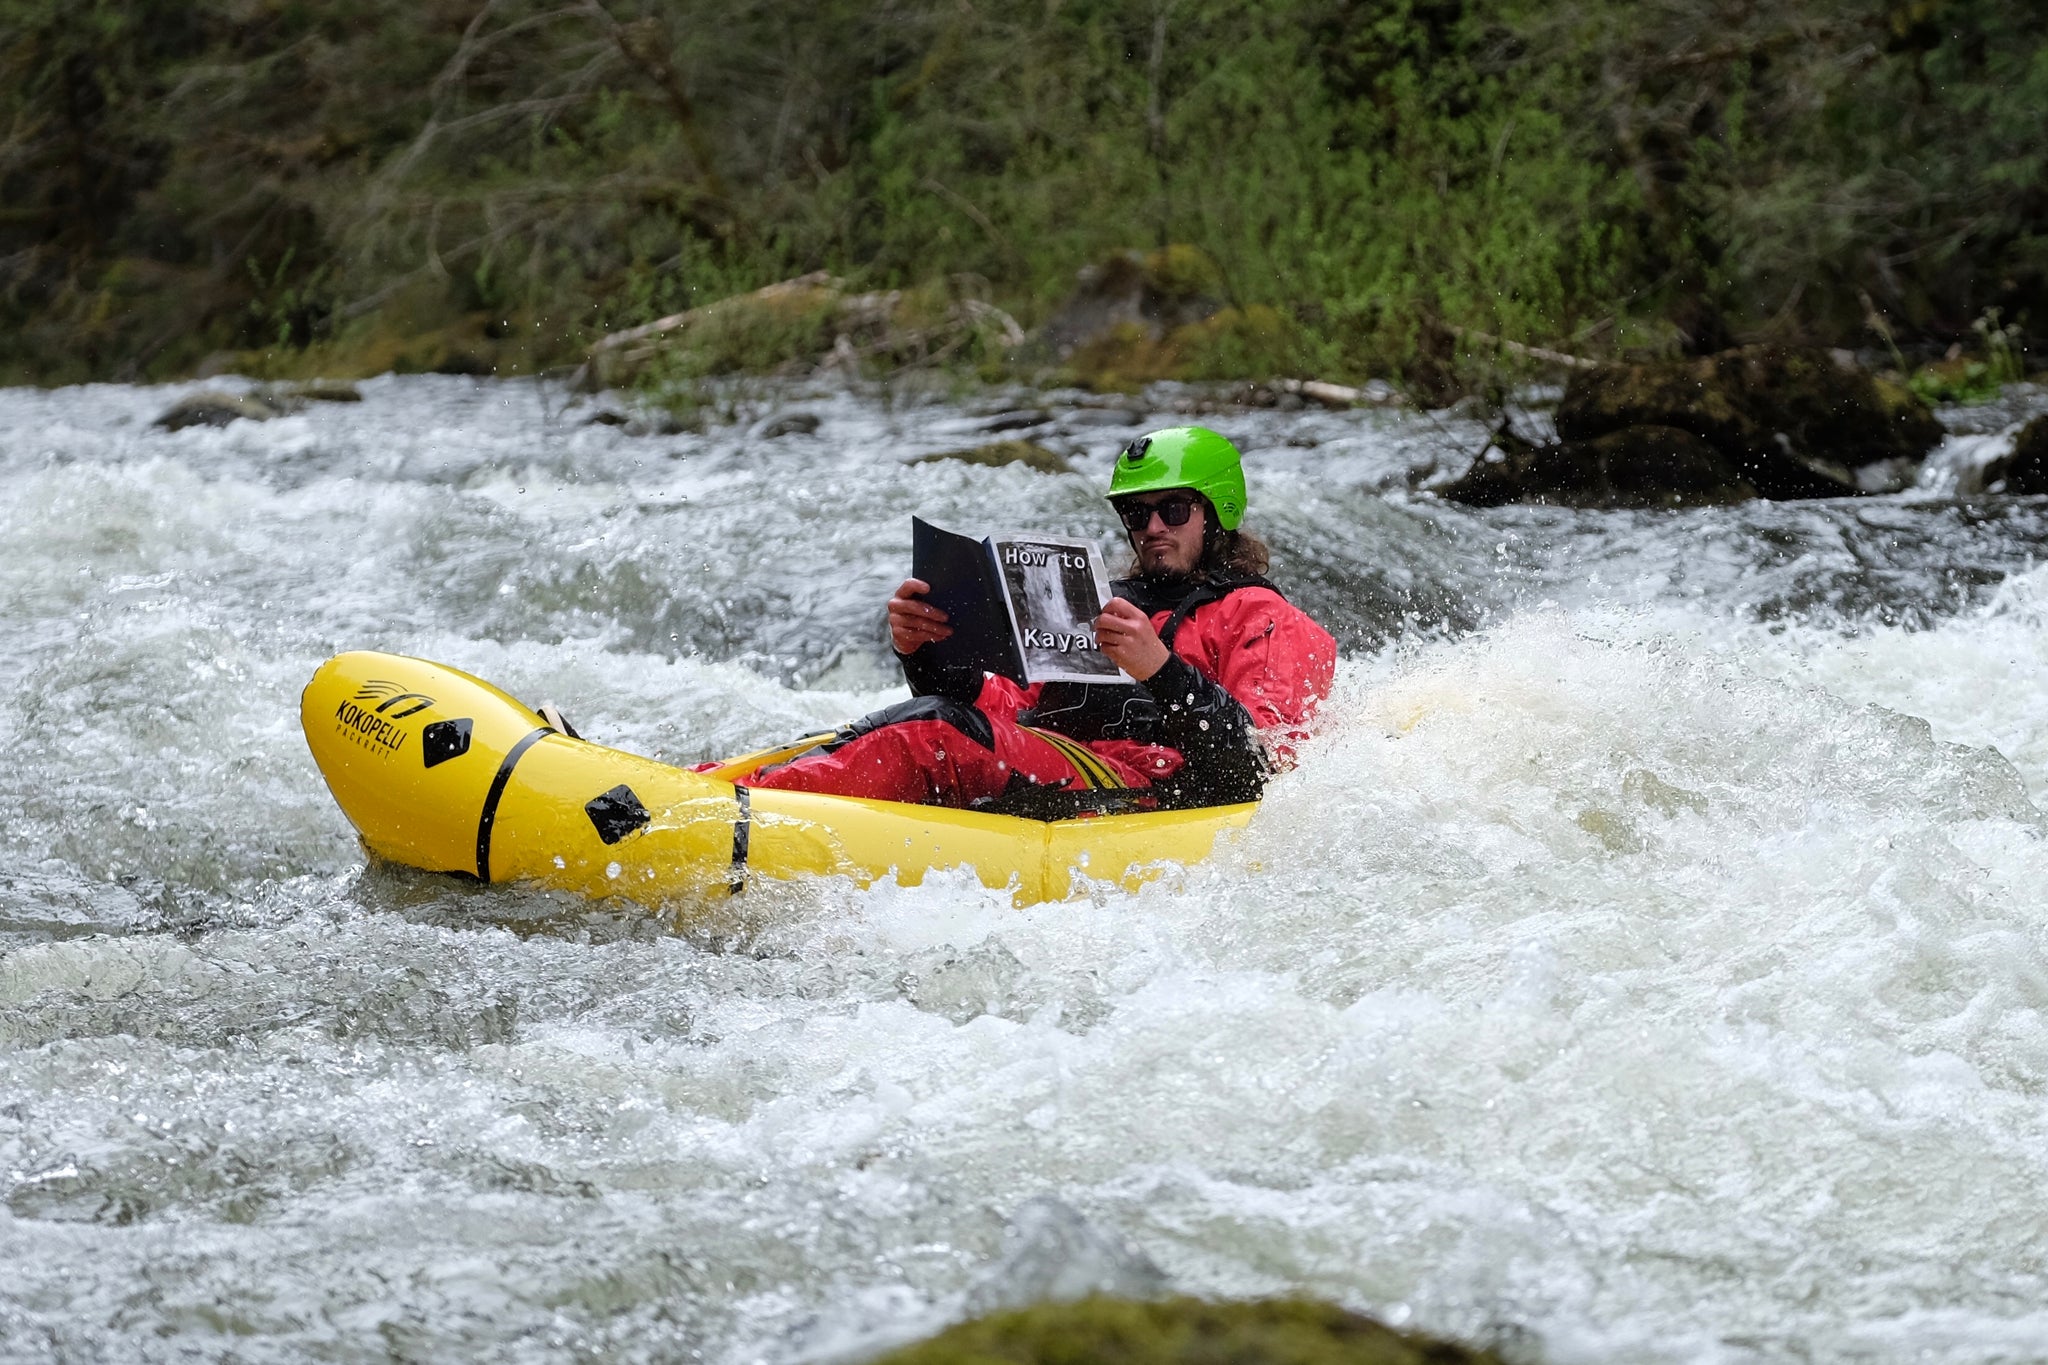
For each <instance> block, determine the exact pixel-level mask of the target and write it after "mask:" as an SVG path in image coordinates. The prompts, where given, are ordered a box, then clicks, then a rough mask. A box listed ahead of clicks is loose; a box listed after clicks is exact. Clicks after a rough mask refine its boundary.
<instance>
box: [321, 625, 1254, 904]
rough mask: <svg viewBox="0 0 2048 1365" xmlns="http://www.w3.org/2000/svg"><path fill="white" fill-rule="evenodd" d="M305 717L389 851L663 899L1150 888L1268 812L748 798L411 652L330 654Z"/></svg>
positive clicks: (426, 864) (425, 865)
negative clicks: (968, 883) (560, 724)
mask: <svg viewBox="0 0 2048 1365" xmlns="http://www.w3.org/2000/svg"><path fill="white" fill-rule="evenodd" d="M299 719H300V724H301V725H302V726H303V727H304V729H305V732H306V744H307V746H308V747H309V748H310V749H311V750H312V751H313V761H314V762H315V763H316V764H318V765H319V768H320V772H321V775H322V776H324V777H325V778H326V779H327V785H328V788H329V790H331V791H332V792H333V793H334V799H335V801H336V802H337V803H339V805H340V806H341V809H342V813H343V814H344V815H346V816H347V817H348V819H349V821H350V823H352V824H353V825H354V826H355V827H356V830H357V831H358V832H359V833H360V834H361V835H362V838H363V843H364V845H365V846H366V847H367V848H368V849H369V851H370V852H371V854H373V855H374V856H376V857H379V858H384V859H387V860H389V861H391V862H395V863H402V864H404V865H406V866H408V867H416V868H421V869H424V870H426V871H429V872H449V873H454V874H457V875H459V876H465V877H473V878H475V879H477V880H479V881H483V882H523V883H529V884H532V885H537V886H543V887H548V888H552V889H557V890H564V891H573V892H578V893H580V894H583V895H587V896H593V897H606V896H620V897H625V898H628V899H631V900H634V901H639V902H642V903H649V904H665V903H668V902H671V901H676V900H687V899H696V898H719V897H724V896H730V895H736V894H738V893H740V892H741V891H743V890H745V889H746V887H747V886H749V885H751V884H753V883H754V882H755V881H757V880H758V879H760V878H763V877H768V878H776V879H785V878H793V877H803V876H813V875H827V876H842V877H850V878H852V879H853V880H855V881H856V882H859V883H860V884H862V885H867V884H868V883H871V882H874V881H877V880H879V879H881V878H884V877H891V876H893V877H895V878H896V879H897V881H899V882H900V883H902V884H904V885H916V884H918V883H919V882H921V881H923V879H924V877H925V875H926V874H927V873H930V872H933V871H937V870H941V869H947V868H963V867H964V868H970V869H972V870H973V871H974V873H975V875H976V876H977V877H978V878H979V879H980V880H981V882H982V884H983V885H985V886H990V887H996V888H1007V889H1008V890H1009V891H1010V892H1011V894H1012V897H1013V899H1014V900H1015V901H1016V903H1018V904H1020V905H1024V904H1030V903H1033V902H1036V901H1046V900H1061V899H1065V898H1067V897H1070V896H1074V895H1079V894H1083V893H1084V892H1085V891H1086V889H1087V888H1088V887H1089V886H1090V885H1091V884H1100V883H1110V884H1114V885H1118V886H1121V887H1124V888H1126V889H1135V888H1136V887H1137V886H1139V885H1140V884H1142V883H1143V882H1145V881H1147V880H1150V879H1151V878H1153V877H1156V876H1157V875H1158V874H1159V871H1160V869H1161V868H1162V867H1163V866H1164V865H1167V864H1174V863H1188V862H1193V861H1197V860H1199V859H1201V858H1205V857H1207V856H1208V855H1209V853H1210V851H1211V850H1212V848H1213V847H1214V845H1215V843H1216V840H1217V837H1218V836H1219V835H1221V834H1222V833H1224V832H1225V831H1227V830H1231V829H1236V828H1238V827H1240V826H1242V825H1243V824H1244V823H1245V822H1246V821H1247V820H1249V819H1250V818H1251V814H1252V812H1253V810H1255V809H1256V807H1255V806H1252V805H1239V806H1219V807H1214V808H1211V809H1206V810H1194V811H1151V812H1142V813H1138V814H1128V815H1102V816H1096V817H1092V818H1088V817H1084V818H1080V819H1073V820H1055V821H1040V820H1026V819H1021V818H1018V817H1016V816H1008V815H989V814H985V813H982V812H979V811H962V810H948V809H944V808H941V807H935V806H911V805H902V804H899V803H897V802H893V801H868V800H861V799H858V798H854V797H840V796H819V795H816V794H813V793H808V792H783V791H772V790H768V789H762V790H759V791H750V790H748V789H746V788H743V787H735V786H734V785H733V784H732V782H731V781H729V780H726V779H727V778H729V777H734V776H742V775H744V773H745V772H746V771H749V770H750V769H748V768H747V767H746V766H745V765H743V764H742V765H735V764H727V765H723V766H722V767H721V768H720V769H719V770H718V772H717V773H715V774H714V773H695V772H689V771H686V770H684V769H681V768H676V767H671V766H670V765H668V764H666V763H657V762H655V761H654V760H653V759H650V758H643V757H640V756H639V755H637V754H629V753H625V752H622V751H620V750H617V749H608V748H605V747H604V746H603V745H600V744H592V743H589V742H587V741H584V740H577V739H570V738H569V737H568V736H566V735H563V734H560V733H558V732H556V731H554V730H552V729H549V728H548V727H547V726H546V724H545V723H544V722H543V721H542V720H541V718H540V716H539V715H538V714H536V713H535V712H534V711H533V710H531V709H530V708H528V707H527V706H525V705H524V704H522V703H520V702H519V701H517V700H515V699H514V698H512V697H510V696H508V695H506V694H505V693H504V692H501V691H499V690H498V689H497V688H495V687H493V686H491V685H490V684H489V683H487V682H485V681H483V680H482V679H480V678H475V677H472V676H470V675H469V674H467V673H464V672H462V671H461V670H460V669H455V668H450V667H448V666H447V665H445V664H437V663H431V662H428V661H427V660H424V659H410V658H405V657H403V656H401V655H396V654H378V653H371V652H357V653H350V654H342V655H338V656H337V657H335V658H333V659H330V660H328V661H327V662H326V663H325V664H323V665H321V667H320V669H319V671H318V672H316V673H315V674H314V675H313V680H312V681H311V682H309V683H308V684H307V685H306V690H305V693H304V695H303V696H302V697H301V699H300V707H299ZM757 757H758V760H759V763H766V762H769V761H772V754H771V755H762V756H757ZM756 766H758V764H757V765H756Z"/></svg>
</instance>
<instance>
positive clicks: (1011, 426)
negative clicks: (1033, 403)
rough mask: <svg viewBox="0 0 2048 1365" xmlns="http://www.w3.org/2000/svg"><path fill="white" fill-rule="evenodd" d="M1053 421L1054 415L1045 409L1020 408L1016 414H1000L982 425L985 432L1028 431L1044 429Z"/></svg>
mask: <svg viewBox="0 0 2048 1365" xmlns="http://www.w3.org/2000/svg"><path fill="white" fill-rule="evenodd" d="M1051 420H1052V414H1051V413H1049V412H1047V411H1045V410H1044V409H1043V408H1019V409H1017V410H1016V411H1014V412H999V413H997V414H996V415H995V416H993V417H991V418H989V419H988V420H987V421H986V422H983V423H982V424H981V429H982V430H983V431H1028V430H1030V429H1031V428H1032V427H1042V426H1044V425H1045V424H1046V423H1047V422H1050V421H1051Z"/></svg>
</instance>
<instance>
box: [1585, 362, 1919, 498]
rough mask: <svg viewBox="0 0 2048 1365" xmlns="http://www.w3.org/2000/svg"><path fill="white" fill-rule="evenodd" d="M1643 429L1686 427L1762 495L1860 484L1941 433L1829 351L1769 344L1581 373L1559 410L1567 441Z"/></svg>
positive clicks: (1823, 491)
mask: <svg viewBox="0 0 2048 1365" xmlns="http://www.w3.org/2000/svg"><path fill="white" fill-rule="evenodd" d="M1641 426H1657V427H1675V428H1678V429H1680V430H1682V431H1688V432H1691V433H1692V434H1693V435H1694V436H1697V437H1699V438H1700V439H1701V440H1703V441H1705V442H1707V443H1708V444H1709V445H1712V446H1713V447H1714V448H1715V449H1717V450H1719V451H1720V452H1721V453H1722V454H1724V455H1726V456H1728V457H1729V458H1730V459H1732V460H1734V461H1735V462H1736V464H1737V467H1738V469H1739V470H1740V472H1741V474H1742V476H1743V477H1744V478H1745V479H1747V480H1748V481H1749V482H1751V483H1752V484H1754V485H1755V487H1756V490H1757V492H1758V493H1760V494H1762V495H1763V496H1764V497H1768V498H1807V497H1829V496H1836V495H1840V494H1844V493H1855V492H1858V491H1863V490H1861V489H1860V488H1859V486H1858V482H1857V477H1856V471H1857V470H1859V469H1861V468H1863V467H1864V466H1867V465H1875V464H1880V463H1883V462H1885V461H1907V462H1917V461H1919V460H1920V459H1922V458H1924V457H1925V456H1926V454H1927V452H1928V451H1930V450H1932V449H1933V448H1934V447H1935V446H1936V445H1937V444H1938V443H1939V442H1940V441H1941V438H1942V427H1941V424H1940V423H1939V422H1938V421H1936V420H1935V417H1934V414H1933V412H1932V411H1931V410H1930V409H1929V408H1928V407H1927V405H1926V404H1925V403H1924V402H1922V401H1921V400H1920V399H1919V397H1918V396H1917V395H1915V394H1913V393H1912V392H1911V391H1910V390H1908V389H1906V388H1905V387H1904V386H1902V385H1899V384H1894V383H1891V382H1889V381H1882V380H1879V379H1876V378H1875V377H1873V376H1872V375H1870V374H1868V373H1867V372H1865V371H1863V370H1860V369H1855V368H1850V367H1844V366H1842V365H1839V364H1837V363H1836V361H1835V360H1834V358H1833V357H1832V356H1830V355H1829V354H1828V352H1826V351H1822V350H1810V349H1795V348H1783V347H1773V346H1751V347H1744V348H1742V349H1740V350H1734V351H1723V352H1721V353H1720V354H1719V355H1712V356H1704V357H1700V358H1698V359H1694V360H1673V361H1659V362H1654V363H1651V364H1644V365H1603V366H1600V367H1599V368H1597V369H1593V370H1583V371H1580V372H1578V373H1577V374H1575V375H1574V376H1573V377H1572V379H1571V381H1570V383H1569V384H1567V385H1566V387H1565V393H1564V398H1563V399H1562V401H1560V402H1559V404H1558V408H1557V432H1558V435H1559V436H1560V437H1562V438H1563V439H1564V440H1565V441H1567V442H1572V441H1591V440H1596V439H1598V438H1600V437H1603V436H1607V435H1610V434H1612V433H1614V432H1617V431H1621V430H1624V429H1626V428H1629V427H1641Z"/></svg>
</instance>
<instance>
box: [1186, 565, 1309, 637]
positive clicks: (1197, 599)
mask: <svg viewBox="0 0 2048 1365" xmlns="http://www.w3.org/2000/svg"><path fill="white" fill-rule="evenodd" d="M1239 588H1265V589H1268V590H1269V591H1272V592H1276V593H1280V589H1278V588H1276V587H1274V586H1273V585H1272V584H1271V583H1269V582H1267V581H1266V580H1265V579H1263V578H1261V577H1259V576H1258V575H1257V574H1243V575H1232V576H1231V577H1228V578H1212V579H1209V580H1208V581H1207V582H1205V583H1198V584H1196V585H1195V589H1194V591H1192V592H1190V593H1189V594H1188V595H1187V596H1186V597H1183V598H1181V599H1180V604H1179V605H1178V606H1176V607H1175V608H1174V609H1173V615H1171V616H1169V617H1167V618H1166V624H1165V625H1163V626H1161V627H1160V628H1159V642H1160V643H1161V644H1163V645H1165V646H1166V647H1167V648H1168V649H1169V650H1170V649H1172V648H1173V637H1174V636H1176V635H1178V634H1180V623H1181V622H1183V621H1185V620H1187V619H1188V617H1189V616H1190V615H1191V614H1192V613H1193V612H1194V611H1195V610H1196V609H1197V608H1200V607H1206V606H1208V605H1209V604H1210V603H1211V602H1221V601H1222V600H1223V599H1224V598H1226V597H1228V596H1230V594H1232V593H1234V592H1236V591H1237V590H1238V589H1239ZM1280 595H1281V596H1282V597H1285V596H1286V594H1285V593H1280Z"/></svg>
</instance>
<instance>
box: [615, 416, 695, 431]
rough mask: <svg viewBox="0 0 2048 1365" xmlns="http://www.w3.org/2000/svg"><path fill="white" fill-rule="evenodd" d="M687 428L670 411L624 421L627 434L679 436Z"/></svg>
mask: <svg viewBox="0 0 2048 1365" xmlns="http://www.w3.org/2000/svg"><path fill="white" fill-rule="evenodd" d="M688 430H689V428H688V427H687V426H685V425H684V424H683V422H682V421H681V419H679V418H678V417H677V416H676V415H675V414H674V413H672V412H655V413H650V414H648V415H647V416H644V417H635V418H634V419H633V420H632V421H630V422H628V423H626V434H627V435H628V436H680V435H682V434H683V433H684V432H686V431H688Z"/></svg>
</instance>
